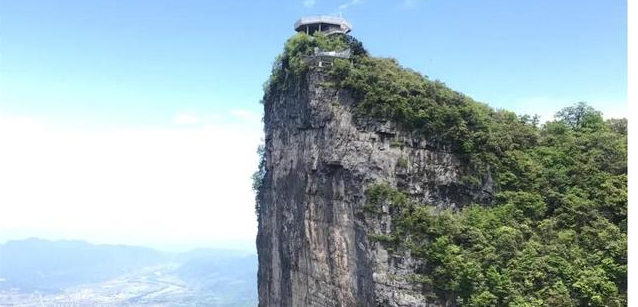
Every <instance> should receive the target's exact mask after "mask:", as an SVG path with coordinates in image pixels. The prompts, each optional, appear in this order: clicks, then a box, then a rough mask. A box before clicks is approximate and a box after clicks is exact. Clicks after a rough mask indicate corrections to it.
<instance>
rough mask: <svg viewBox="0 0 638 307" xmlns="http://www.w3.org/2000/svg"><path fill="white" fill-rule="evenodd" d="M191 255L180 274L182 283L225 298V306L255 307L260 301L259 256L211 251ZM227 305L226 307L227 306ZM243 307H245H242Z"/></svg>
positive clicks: (182, 266) (177, 272) (223, 302)
mask: <svg viewBox="0 0 638 307" xmlns="http://www.w3.org/2000/svg"><path fill="white" fill-rule="evenodd" d="M195 254H196V255H197V256H195V255H193V253H190V254H189V255H187V257H188V258H189V260H188V261H186V262H184V264H183V265H181V266H180V267H179V268H178V269H177V270H176V271H175V273H176V275H177V276H179V277H180V279H182V280H184V281H186V282H187V283H189V284H190V285H193V287H194V288H195V289H196V290H197V291H201V292H206V293H209V294H211V295H216V296H217V297H221V298H223V299H222V300H221V301H219V302H218V303H219V304H220V305H222V306H230V305H231V303H232V304H238V305H241V304H245V305H246V306H254V305H255V303H256V300H257V293H256V285H257V274H256V273H257V272H256V269H257V256H256V255H254V254H247V253H241V252H229V251H215V250H208V251H206V252H205V253H202V251H199V252H197V253H195ZM224 304H225V305H224ZM242 306H243V305H242Z"/></svg>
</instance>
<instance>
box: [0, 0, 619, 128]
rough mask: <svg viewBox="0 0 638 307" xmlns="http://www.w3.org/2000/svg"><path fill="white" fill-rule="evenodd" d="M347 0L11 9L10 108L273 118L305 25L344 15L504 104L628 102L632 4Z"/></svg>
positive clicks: (458, 83)
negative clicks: (277, 75)
mask: <svg viewBox="0 0 638 307" xmlns="http://www.w3.org/2000/svg"><path fill="white" fill-rule="evenodd" d="M347 3H348V2H347V1H323V0H315V1H310V0H306V1H304V0H295V1H204V0H179V1H178V0H172V1H166V0H164V1H159V0H140V1H124V0H92V1H79V0H74V1H71V0H23V1H7V0H0V44H1V51H0V82H2V83H1V86H2V88H1V92H0V101H1V102H0V108H1V110H2V112H4V113H5V114H7V113H8V114H14V113H15V114H28V115H33V116H44V117H47V118H51V120H53V121H60V122H61V123H67V124H68V123H70V122H77V121H80V122H83V121H88V122H90V123H95V122H96V121H97V122H105V123H114V122H115V123H124V124H136V125H137V124H140V125H144V124H159V123H162V121H164V120H166V119H167V118H171V117H172V116H173V114H174V113H175V112H179V111H182V110H189V111H190V112H201V113H206V112H219V111H220V110H227V109H246V110H251V111H253V112H260V111H261V110H260V105H259V104H257V103H256V102H258V101H259V99H260V98H261V95H262V93H261V85H262V83H263V82H264V80H266V78H267V76H268V74H269V70H270V65H271V63H272V61H273V59H274V58H275V56H276V55H277V54H278V53H279V52H280V50H281V48H282V44H283V42H284V41H285V40H286V38H288V37H289V36H290V35H291V34H292V24H293V22H294V21H295V19H296V18H298V17H299V16H302V15H307V14H330V13H337V12H339V11H342V12H343V14H344V16H345V17H347V18H349V19H350V20H351V21H352V23H353V24H354V31H353V33H352V34H353V35H354V36H356V37H357V38H359V39H360V40H362V41H363V42H364V44H365V45H366V46H367V48H368V49H369V50H370V52H371V53H372V54H373V55H378V56H392V57H395V58H397V59H398V60H399V61H400V62H401V63H402V64H403V65H405V66H407V67H411V68H413V69H416V70H418V71H420V72H422V73H423V74H425V75H427V76H429V77H430V78H433V79H439V80H441V81H444V82H446V83H447V84H448V85H450V86H451V87H452V88H454V89H455V90H458V91H461V92H464V93H466V94H468V95H470V96H472V97H474V98H475V99H477V100H480V101H484V102H487V103H489V104H491V105H493V106H496V107H500V108H508V109H513V110H517V111H522V112H537V113H544V112H545V110H543V108H544V107H546V106H545V105H539V104H538V102H539V101H542V100H547V103H551V104H556V103H560V104H569V103H573V102H576V101H580V100H584V101H588V102H591V103H592V104H595V105H596V106H598V104H600V103H605V104H614V106H613V108H611V109H613V110H616V109H617V108H618V106H617V105H623V106H624V105H626V103H627V39H626V37H627V29H626V24H627V17H626V15H627V14H626V2H625V1H617V0H612V1H610V0H594V1H592V0H578V1H575V0H573V1H549V0H534V1H531V0H530V1H508V0H485V1H475V0H458V1H449V0H448V1H444V0H408V1H404V2H401V1H392V2H390V1H380V0H359V1H357V0H354V1H351V2H349V4H351V5H349V6H348V5H347ZM344 4H346V5H345V6H347V7H346V8H344V9H340V6H342V7H343V6H344ZM530 100H532V101H534V106H535V107H536V108H537V109H533V108H532V109H530V108H528V107H521V105H524V104H525V103H526V102H528V101H530ZM602 107H604V106H602ZM550 108H551V106H550ZM552 109H553V108H552ZM613 110H612V111H613ZM603 111H604V110H603Z"/></svg>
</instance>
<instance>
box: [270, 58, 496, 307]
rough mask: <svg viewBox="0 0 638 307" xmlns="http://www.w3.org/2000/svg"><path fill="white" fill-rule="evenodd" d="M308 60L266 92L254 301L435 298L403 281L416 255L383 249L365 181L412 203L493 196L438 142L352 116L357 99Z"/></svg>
mask: <svg viewBox="0 0 638 307" xmlns="http://www.w3.org/2000/svg"><path fill="white" fill-rule="evenodd" d="M330 78H331V77H330V75H329V74H328V73H327V72H326V71H325V70H322V69H320V68H317V67H314V68H312V67H311V68H310V69H309V70H308V71H307V72H306V73H305V74H303V75H301V77H300V78H298V79H297V80H288V81H287V84H288V86H287V87H286V89H282V90H273V91H271V92H269V93H267V95H266V97H265V100H264V109H265V116H264V123H265V161H266V165H265V170H266V172H265V176H264V178H263V181H262V185H261V189H260V191H259V203H260V207H259V211H258V215H259V234H258V238H257V247H258V253H259V276H258V277H259V298H260V305H259V306H261V307H280V306H282V307H283V306H437V304H436V302H435V301H433V300H429V299H427V298H426V295H427V293H426V291H424V289H423V288H422V287H421V286H419V285H417V284H416V283H413V282H411V281H410V280H411V279H410V277H411V276H412V275H413V274H414V270H415V269H416V268H417V266H418V263H416V262H417V261H416V260H414V259H412V257H410V255H409V252H403V253H392V254H390V253H388V251H387V250H386V249H385V248H384V247H383V245H382V244H380V243H378V242H375V241H374V240H371V239H370V235H371V234H377V235H378V234H385V233H389V231H390V229H391V226H392V225H391V223H392V220H391V218H390V215H389V213H388V208H387V206H386V207H384V208H383V212H381V214H371V213H368V212H366V210H364V208H365V205H366V193H365V191H366V189H367V188H368V187H369V186H371V185H373V184H376V183H380V182H383V183H387V184H389V185H391V186H396V187H401V189H402V190H404V191H407V192H408V193H409V195H410V196H411V197H412V198H413V199H415V200H418V201H420V202H424V203H428V204H432V205H435V206H439V207H457V206H462V205H465V204H468V203H470V202H483V203H485V202H489V201H490V200H491V195H492V191H491V185H490V184H489V183H490V180H489V178H488V180H484V182H485V184H483V185H482V186H481V187H480V188H476V187H473V188H470V187H468V186H466V185H464V184H463V183H462V182H461V170H462V169H463V166H462V163H461V162H460V160H459V159H458V158H457V157H456V156H455V155H454V154H451V153H450V151H449V150H448V149H446V147H445V146H438V145H437V144H435V143H432V142H430V141H428V140H427V139H425V138H423V137H415V136H413V135H411V134H410V133H407V132H403V131H401V130H400V129H397V128H396V127H394V125H393V124H392V123H391V122H379V121H376V120H372V119H365V118H358V117H356V116H354V113H355V112H354V109H353V108H354V107H355V105H356V104H357V103H358V101H357V100H356V99H355V98H353V95H352V93H351V92H350V91H348V90H345V89H340V88H338V87H334V86H327V84H328V85H329V84H331V79H330Z"/></svg>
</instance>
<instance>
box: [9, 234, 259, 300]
mask: <svg viewBox="0 0 638 307" xmlns="http://www.w3.org/2000/svg"><path fill="white" fill-rule="evenodd" d="M153 266H162V267H171V268H172V269H171V270H172V272H173V274H174V275H176V276H178V277H180V278H181V279H182V280H183V281H184V282H185V283H187V284H189V285H190V286H189V287H191V288H193V289H195V290H205V291H209V292H218V293H220V296H221V295H223V296H224V297H230V299H242V300H246V299H256V295H257V293H256V284H257V277H256V275H257V256H256V255H255V254H254V253H252V252H249V251H236V250H224V249H195V250H192V251H188V252H184V253H172V252H162V251H158V250H155V249H152V248H147V247H139V246H127V245H108V244H91V243H88V242H84V241H79V240H61V241H50V240H43V239H36V238H31V239H25V240H17V241H8V242H6V243H4V244H0V290H2V289H5V290H6V289H11V288H18V289H20V291H23V292H29V291H43V292H57V291H60V290H63V289H65V288H68V287H74V286H78V285H83V284H90V283H99V282H103V281H106V280H109V279H113V278H116V277H120V276H123V275H126V274H129V273H134V272H136V271H138V270H140V269H142V268H148V267H153Z"/></svg>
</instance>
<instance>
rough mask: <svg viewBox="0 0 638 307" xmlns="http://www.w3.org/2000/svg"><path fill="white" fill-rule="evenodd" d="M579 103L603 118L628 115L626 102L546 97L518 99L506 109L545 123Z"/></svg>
mask: <svg viewBox="0 0 638 307" xmlns="http://www.w3.org/2000/svg"><path fill="white" fill-rule="evenodd" d="M579 101H586V102H587V103H588V104H589V105H590V106H592V107H593V108H594V109H596V110H598V111H601V112H603V117H604V118H620V117H627V114H628V107H629V106H628V104H627V102H626V101H588V100H582V99H580V100H579V99H569V98H558V97H548V96H537V97H529V98H524V99H520V100H518V101H516V102H515V103H513V104H512V105H511V106H507V107H506V109H509V110H512V111H514V112H516V113H518V114H529V115H534V114H538V115H539V116H540V117H541V122H545V121H548V120H552V119H554V115H555V114H556V112H558V111H560V110H561V109H563V108H565V107H568V106H572V105H574V104H576V103H577V102H579Z"/></svg>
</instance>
